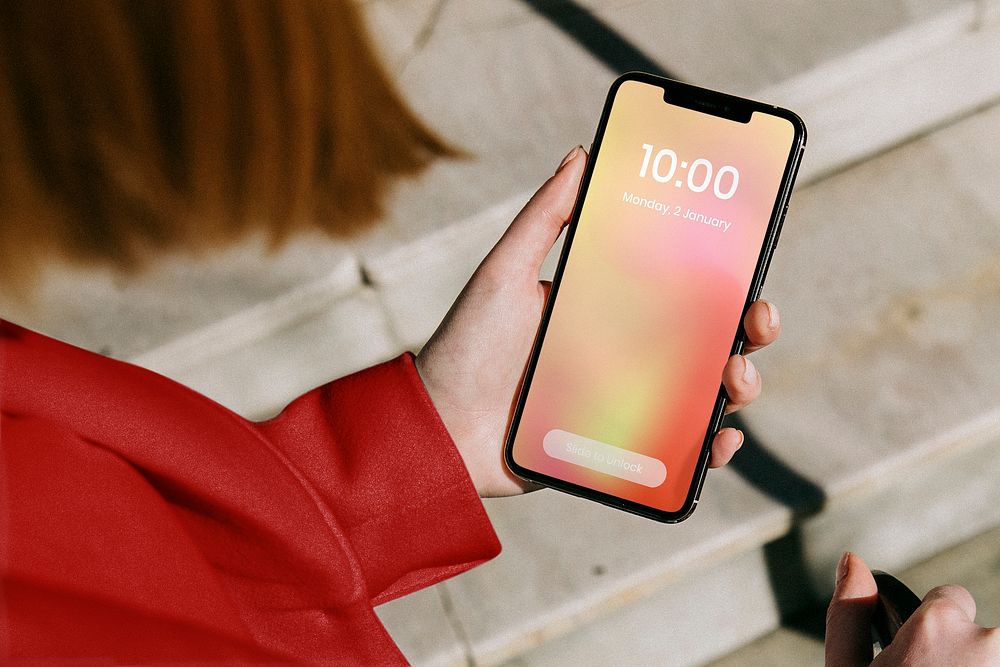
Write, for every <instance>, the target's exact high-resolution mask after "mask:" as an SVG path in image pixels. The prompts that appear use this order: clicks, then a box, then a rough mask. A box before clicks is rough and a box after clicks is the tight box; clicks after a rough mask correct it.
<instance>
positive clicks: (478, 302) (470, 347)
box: [416, 148, 778, 497]
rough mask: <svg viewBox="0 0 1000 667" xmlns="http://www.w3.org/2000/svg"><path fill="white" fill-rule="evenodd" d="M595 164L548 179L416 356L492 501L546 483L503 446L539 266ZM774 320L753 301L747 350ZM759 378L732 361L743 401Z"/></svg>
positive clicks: (730, 379) (719, 440) (527, 343)
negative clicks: (523, 471) (523, 473)
mask: <svg viewBox="0 0 1000 667" xmlns="http://www.w3.org/2000/svg"><path fill="white" fill-rule="evenodd" d="M553 162H555V160H554V161H553ZM586 162H587V155H586V152H585V151H584V150H583V149H582V148H578V149H575V155H573V156H572V157H571V159H569V160H568V161H564V164H563V165H562V166H561V169H559V171H558V172H557V173H556V174H555V175H553V176H552V177H550V178H549V179H548V180H547V181H546V182H545V183H544V184H543V185H542V187H541V188H540V189H539V190H538V192H536V193H535V195H534V196H533V197H532V198H531V201H529V202H528V203H527V205H525V207H524V209H523V210H522V211H521V212H520V213H519V214H518V215H517V217H516V218H515V219H514V221H513V222H512V223H511V226H510V228H509V229H508V230H507V232H506V233H505V234H504V236H503V238H502V239H501V240H500V241H499V242H498V243H497V244H496V246H495V247H494V248H493V249H492V251H491V252H490V253H489V255H488V256H487V257H486V258H485V259H484V260H483V262H482V264H480V266H479V268H478V269H477V270H476V272H475V273H474V274H473V276H472V277H471V278H470V280H469V282H468V284H467V285H466V286H465V288H464V289H463V290H462V293H461V294H460V295H459V297H458V299H457V300H456V301H455V304H454V305H453V306H452V308H451V310H450V311H449V312H448V315H447V316H446V317H445V319H444V321H443V322H442V323H441V325H440V326H439V327H438V329H437V331H436V332H435V333H434V335H433V336H432V337H431V339H430V341H428V343H427V344H426V345H425V346H424V347H423V349H422V350H421V351H420V353H419V354H418V355H417V359H416V362H417V369H418V371H419V372H420V376H421V378H422V380H423V382H424V385H425V387H426V388H427V392H428V393H429V395H430V398H431V400H432V401H433V403H434V405H435V407H436V408H437V410H438V413H439V414H440V415H441V419H442V420H443V422H444V424H445V426H446V427H447V429H448V432H449V433H450V434H451V436H452V439H453V440H454V441H455V444H456V446H457V448H458V451H459V453H460V454H461V456H462V458H463V460H464V462H465V465H466V467H467V468H468V470H469V473H470V475H471V477H472V481H473V482H474V484H475V486H476V489H477V490H478V492H479V494H480V495H481V496H484V497H485V496H508V495H514V494H519V493H522V492H523V491H525V490H530V489H535V488H539V487H538V486H537V485H534V484H531V483H530V482H526V481H524V480H522V479H521V478H519V477H516V476H515V475H514V474H513V473H511V472H510V470H509V469H508V468H507V466H506V465H504V463H503V443H504V438H505V435H506V433H507V428H508V425H509V423H510V417H511V407H512V405H513V403H514V401H515V399H516V397H517V393H518V389H519V386H520V382H521V378H522V375H523V373H524V367H525V363H526V362H527V359H528V356H529V353H530V351H531V346H532V342H533V340H534V339H535V334H536V332H537V330H538V325H539V322H540V320H541V315H542V309H543V307H544V305H545V300H546V297H547V295H548V290H549V287H550V285H549V283H547V282H544V281H539V280H538V275H539V270H540V267H541V264H542V260H543V259H544V257H545V255H546V254H547V253H548V251H549V250H550V249H551V248H552V246H553V244H554V243H555V242H556V239H557V238H558V237H559V234H560V232H561V231H562V229H563V227H564V226H565V224H566V223H567V221H568V220H569V218H570V215H571V213H572V211H573V206H574V203H575V201H576V197H577V193H578V191H579V188H580V181H581V178H582V176H583V171H584V167H585V165H586ZM772 316H773V317H777V309H776V307H775V306H773V305H770V304H765V303H763V302H757V303H755V304H754V305H753V306H752V307H751V309H750V311H749V312H748V313H747V316H746V318H745V328H746V332H747V339H748V344H749V347H748V349H756V348H759V347H763V346H766V345H768V344H770V343H771V342H773V341H774V340H775V339H776V338H777V336H778V327H777V326H771V321H772ZM752 375H753V376H754V380H753V381H752V382H746V381H745V380H744V379H743V378H744V369H743V358H742V357H740V356H736V357H733V358H732V359H731V360H730V361H729V363H728V364H727V366H726V370H725V372H724V374H723V381H724V383H725V386H726V390H727V392H728V393H729V394H730V396H734V397H736V398H737V401H738V403H739V405H743V404H746V403H749V402H750V401H751V400H752V399H753V398H755V397H756V396H757V394H758V393H759V391H760V378H759V377H758V376H757V375H756V372H754V373H753V374H752ZM739 405H736V406H732V407H739ZM741 442H742V435H741V434H740V433H739V432H738V431H736V430H735V429H731V428H729V429H723V430H721V431H720V432H719V433H718V434H717V435H716V437H715V441H714V444H713V447H712V457H711V462H710V465H711V466H712V467H718V466H722V465H724V464H725V463H727V462H728V461H729V459H730V457H731V456H732V455H733V452H735V451H736V449H737V448H738V447H739V445H740V443H741Z"/></svg>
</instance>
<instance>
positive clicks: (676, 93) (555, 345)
mask: <svg viewBox="0 0 1000 667" xmlns="http://www.w3.org/2000/svg"><path fill="white" fill-rule="evenodd" d="M805 141H806V129H805V125H804V124H803V122H802V120H801V119H800V118H799V117H798V116H797V115H795V114H794V113H792V112H791V111H788V110H785V109H781V108H778V107H775V106H771V105H768V104H764V103H761V102H754V101H751V100H748V99H744V98H741V97H735V96H733V95H728V94H724V93H720V92H716V91H711V90H707V89H704V88H698V87H696V86H692V85H688V84H685V83H681V82H678V81H673V80H670V79H665V78H662V77H658V76H654V75H652V74H646V73H641V72H629V73H626V74H624V75H622V76H621V77H619V78H618V79H616V80H615V81H614V83H613V84H612V86H611V90H610V92H609V93H608V97H607V102H606V103H605V106H604V111H603V113H602V114H601V119H600V123H599V124H598V127H597V135H596V138H595V139H594V144H593V146H592V147H591V153H590V160H589V162H588V164H587V168H586V171H585V173H584V176H583V180H582V182H581V185H580V193H579V196H578V197H577V202H576V208H575V210H574V212H573V216H572V218H571V220H570V222H569V226H568V229H567V233H566V241H565V243H564V245H563V249H562V253H561V255H560V259H559V264H558V267H557V269H556V272H555V276H554V279H553V283H552V290H551V292H550V293H549V298H548V301H547V302H546V306H545V310H544V312H543V315H542V320H541V325H540V327H539V330H538V334H537V337H536V339H535V343H534V346H533V349H532V352H531V356H530V358H529V360H528V365H527V367H526V370H525V375H524V381H523V383H522V386H521V391H520V394H519V396H518V399H517V402H516V405H515V409H514V412H513V415H512V420H511V425H510V429H509V431H508V435H507V440H506V444H505V447H504V459H505V461H506V463H507V466H508V467H509V468H510V469H511V471H512V472H514V474H516V475H518V476H519V477H521V478H523V479H526V480H530V481H532V482H537V483H540V484H544V485H547V486H550V487H552V488H554V489H558V490H560V491H565V492H568V493H572V494H575V495H578V496H582V497H584V498H588V499H590V500H594V501H597V502H601V503H604V504H606V505H610V506H612V507H616V508H619V509H622V510H626V511H629V512H633V513H635V514H640V515H642V516H645V517H649V518H651V519H655V520H658V521H662V522H667V523H676V522H679V521H682V520H684V519H686V518H687V517H688V516H690V515H691V513H692V512H693V511H694V509H695V506H696V505H697V502H698V497H699V494H700V492H701V487H702V484H703V482H704V480H705V474H706V472H707V469H708V460H709V454H710V450H711V444H712V439H713V436H714V434H715V432H716V431H717V430H718V428H719V424H720V422H721V420H722V416H723V412H724V409H725V405H726V395H725V391H724V390H723V389H722V370H723V367H724V366H725V364H726V361H727V360H728V358H729V357H730V356H731V355H732V354H738V353H740V352H741V351H742V349H743V342H744V334H743V327H742V320H743V315H744V313H745V312H746V309H747V308H748V307H749V306H750V304H751V303H752V302H753V301H754V300H756V299H757V297H758V295H759V294H760V291H761V286H762V285H763V282H764V277H765V274H766V273H767V267H768V263H769V262H770V259H771V253H772V251H773V250H774V247H775V245H776V244H777V242H778V233H779V231H780V230H781V222H782V219H783V218H784V215H785V210H786V209H787V206H788V199H789V195H790V193H791V190H792V183H793V181H794V180H795V173H796V170H797V168H798V165H799V161H800V159H801V157H802V152H803V150H804V147H805Z"/></svg>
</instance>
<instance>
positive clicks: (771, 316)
mask: <svg viewBox="0 0 1000 667" xmlns="http://www.w3.org/2000/svg"><path fill="white" fill-rule="evenodd" d="M764 305H765V306H767V326H768V328H769V329H771V331H774V330H775V329H777V328H778V325H779V324H780V321H779V320H778V309H777V308H775V306H774V304H773V303H771V302H770V301H765V302H764Z"/></svg>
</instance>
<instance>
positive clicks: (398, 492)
mask: <svg viewBox="0 0 1000 667" xmlns="http://www.w3.org/2000/svg"><path fill="white" fill-rule="evenodd" d="M0 346H2V348H0V355H2V357H0V382H2V384H0V391H2V394H0V407H2V424H0V446H2V458H0V499H2V505H0V536H2V537H3V540H0V559H2V562H0V565H2V576H3V587H4V590H3V593H4V594H3V597H2V599H0V605H2V608H0V612H2V615H0V624H2V625H0V647H2V646H6V648H7V656H6V657H7V658H16V659H43V660H44V659H54V658H99V659H109V658H110V659H112V660H114V661H119V662H137V663H138V662H149V661H181V660H234V661H254V660H271V661H273V660H275V659H279V660H294V661H306V662H352V663H353V662H359V663H365V664H394V663H398V662H402V660H403V659H402V656H401V655H400V654H399V652H398V650H397V649H396V648H395V646H394V645H393V643H392V641H391V639H390V638H389V637H388V635H387V634H386V633H385V631H384V629H383V628H382V627H381V625H380V624H379V622H378V619H377V617H376V616H375V615H374V613H373V611H372V605H373V604H376V603H378V602H381V601H384V600H388V599H390V598H392V597H394V596H397V595H402V594H404V593H406V592H409V591H412V590H415V589H417V588H420V587H422V586H426V585H429V584H432V583H435V582H436V581H440V580H441V579H444V578H446V577H448V576H451V575H453V574H456V573H458V572H461V571H463V570H465V569H468V568H470V567H473V566H474V565H476V564H478V563H480V562H482V561H484V560H486V559H488V558H491V557H492V556H494V555H496V554H497V553H498V551H499V544H498V542H497V540H496V537H495V535H494V533H493V531H492V529H491V527H490V525H489V522H488V519H487V517H486V515H485V513H484V511H483V508H482V505H481V504H480V502H479V499H478V497H477V496H476V493H475V490H474V488H473V487H472V484H471V481H470V480H469V478H468V475H467V473H466V471H465V469H464V467H463V465H462V462H461V459H460V457H459V455H458V453H457V451H456V450H455V448H454V446H453V444H452V442H451V440H450V438H449V437H448V434H447V432H446V431H445V429H444V426H443V425H442V423H441V421H440V419H439V418H438V416H437V413H436V412H435V410H434V409H433V406H432V405H431V403H430V401H429V399H428V397H427V395H426V392H425V391H424V389H423V385H422V383H421V382H420V379H419V377H418V376H417V374H416V371H415V368H414V366H413V361H412V357H411V356H410V355H404V356H401V357H399V358H397V359H395V360H393V361H390V362H387V363H385V364H382V365H380V366H376V367H374V368H371V369H368V370H366V371H362V372H360V373H357V374H355V375H352V376H349V377H347V378H344V379H342V380H338V381H336V382H332V383H330V384H328V385H325V386H323V387H320V388H318V389H316V390H313V391H312V392H309V393H308V394H306V395H304V396H302V397H301V398H299V399H297V400H296V401H295V402H293V403H292V404H291V405H290V406H289V407H288V408H287V409H286V410H285V411H284V412H282V414H280V415H279V416H278V417H276V418H275V419H272V420H270V421H268V422H265V423H263V424H255V423H253V422H249V421H247V420H244V419H242V418H240V417H239V416H237V415H235V414H234V413H232V412H230V411H229V410H227V409H225V408H223V407H222V406H220V405H218V404H216V403H214V402H212V401H211V400H209V399H207V398H205V397H204V396H201V395H199V394H197V393H195V392H193V391H191V390H189V389H187V388H185V387H183V386H181V385H179V384H177V383H175V382H172V381H171V380H168V379H166V378H164V377H162V376H159V375H157V374H155V373H151V372H149V371H146V370H144V369H141V368H138V367H136V366H132V365H129V364H125V363H121V362H116V361H113V360H110V359H106V358H104V357H101V356H99V355H95V354H92V353H89V352H86V351H84V350H80V349H78V348H75V347H72V346H69V345H65V344H62V343H58V342H56V341H53V340H51V339H49V338H46V337H44V336H41V335H39V334H35V333H32V332H30V331H27V330H25V329H22V328H20V327H17V326H14V325H11V324H8V323H2V322H0Z"/></svg>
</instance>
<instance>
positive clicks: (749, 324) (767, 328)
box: [743, 299, 781, 354]
mask: <svg viewBox="0 0 1000 667" xmlns="http://www.w3.org/2000/svg"><path fill="white" fill-rule="evenodd" d="M743 330H744V331H746V334H747V344H746V349H745V350H744V352H745V353H746V354H750V353H751V352H754V351H755V350H759V349H760V348H762V347H767V346H768V345H770V344H771V343H773V342H774V341H776V340H777V339H778V336H779V335H780V334H781V317H780V314H779V313H778V307H777V306H775V305H774V304H773V303H771V302H770V301H764V300H763V299H758V300H756V301H754V302H753V303H752V304H750V307H749V308H748V309H747V314H746V316H745V317H744V318H743Z"/></svg>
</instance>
